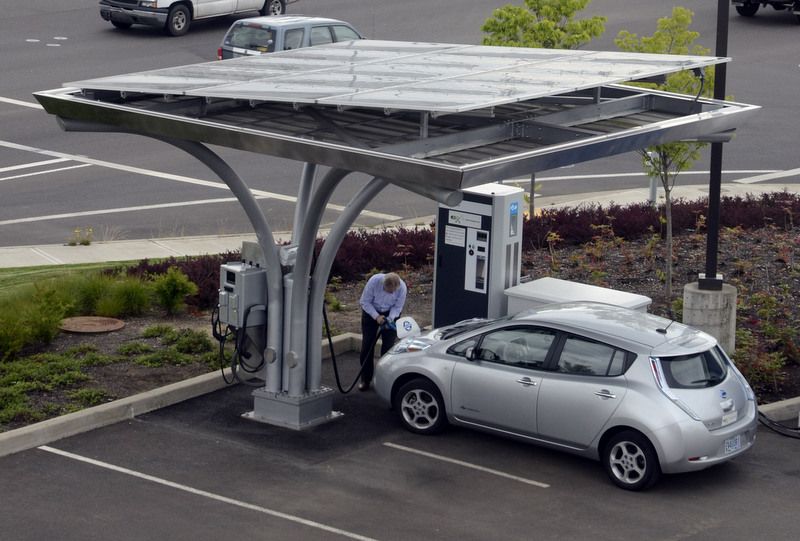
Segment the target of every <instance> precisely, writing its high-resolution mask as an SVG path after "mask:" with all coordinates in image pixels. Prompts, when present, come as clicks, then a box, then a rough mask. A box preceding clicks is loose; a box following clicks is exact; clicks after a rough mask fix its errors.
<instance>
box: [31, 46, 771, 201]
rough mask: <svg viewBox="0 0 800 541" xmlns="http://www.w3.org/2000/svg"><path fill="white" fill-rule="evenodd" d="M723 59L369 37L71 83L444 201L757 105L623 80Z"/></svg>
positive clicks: (202, 135) (94, 106)
mask: <svg viewBox="0 0 800 541" xmlns="http://www.w3.org/2000/svg"><path fill="white" fill-rule="evenodd" d="M729 60H730V59H728V58H719V57H702V56H681V55H653V54H638V53H623V52H601V51H584V50H560V49H531V48H515V47H489V46H477V45H459V44H438V43H416V42H396V41H377V40H360V41H354V42H347V43H336V44H331V45H325V46H317V47H310V48H305V49H296V50H291V51H283V52H278V53H271V54H265V55H260V56H251V57H245V58H238V59H233V60H224V61H216V62H207V63H201V64H194V65H188V66H179V67H174V68H165V69H159V70H153V71H146V72H140V73H132V74H123V75H117V76H111V77H102V78H97V79H89V80H83V81H75V82H71V83H67V84H66V85H64V88H61V89H56V90H51V91H46V92H39V93H37V94H36V97H37V99H38V100H39V101H40V102H41V103H42V105H43V106H44V107H45V109H46V110H47V111H48V112H49V113H52V114H55V115H57V116H59V118H60V119H61V120H62V123H63V124H64V125H65V126H69V125H70V124H71V123H74V122H75V121H84V122H90V123H94V124H100V125H106V126H108V127H111V128H112V129H117V130H122V131H131V132H136V133H143V134H146V135H154V136H164V137H175V138H180V139H186V140H191V141H199V142H203V143H209V144H214V145H222V146H228V147H232V148H238V149H242V150H247V151H252V152H259V153H263V154H269V155H275V156H281V157H285V158H290V159H296V160H301V161H306V162H310V163H315V164H319V165H324V166H329V167H336V168H343V169H346V170H350V171H360V172H364V173H368V174H372V175H375V176H379V177H381V178H385V179H386V180H388V181H389V182H393V183H395V184H398V185H401V186H404V187H407V188H409V189H412V190H414V191H417V192H419V193H424V194H426V195H429V196H433V195H434V194H435V193H436V192H440V191H445V192H446V191H453V190H459V189H462V188H466V187H470V186H474V185H477V184H483V183H485V182H490V181H496V180H502V179H505V178H513V177H514V176H519V175H526V174H530V173H533V172H536V171H542V170H546V169H551V168H554V167H559V166H563V165H568V164H571V163H577V162H581V161H587V160H591V159H596V158H600V157H605V156H610V155H614V154H619V153H622V152H629V151H632V150H636V149H639V148H644V147H647V146H652V145H656V144H661V143H665V142H672V141H678V140H686V139H693V140H698V139H702V140H724V139H726V138H729V137H730V136H731V133H732V131H733V130H735V129H736V128H737V127H738V126H739V125H741V124H742V123H743V122H744V121H745V120H746V118H747V117H748V116H749V114H750V113H752V112H753V111H755V110H756V109H757V107H755V106H752V105H745V104H739V103H734V102H726V101H718V100H711V99H704V98H698V97H696V96H685V95H678V94H667V93H663V92H658V91H655V90H648V89H645V88H641V87H635V86H630V85H622V84H621V83H625V82H629V81H637V80H645V79H652V78H655V77H659V76H664V75H666V74H669V73H673V72H677V71H682V70H688V69H694V70H704V69H705V68H707V67H709V66H713V65H715V64H719V63H722V62H727V61H729Z"/></svg>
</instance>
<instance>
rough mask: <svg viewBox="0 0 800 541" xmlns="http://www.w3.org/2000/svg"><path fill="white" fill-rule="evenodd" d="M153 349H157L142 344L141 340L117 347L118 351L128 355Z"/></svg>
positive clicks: (120, 353)
mask: <svg viewBox="0 0 800 541" xmlns="http://www.w3.org/2000/svg"><path fill="white" fill-rule="evenodd" d="M152 351H155V348H154V347H153V346H149V345H147V344H142V343H141V342H131V343H130V344H125V345H124V346H120V347H118V348H117V353H118V354H119V355H124V356H126V357H130V356H132V355H141V354H142V353H150V352H152Z"/></svg>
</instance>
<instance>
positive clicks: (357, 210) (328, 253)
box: [306, 177, 389, 391]
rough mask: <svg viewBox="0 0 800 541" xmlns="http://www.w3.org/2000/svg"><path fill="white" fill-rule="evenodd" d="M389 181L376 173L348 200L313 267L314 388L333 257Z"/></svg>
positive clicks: (309, 357)
mask: <svg viewBox="0 0 800 541" xmlns="http://www.w3.org/2000/svg"><path fill="white" fill-rule="evenodd" d="M388 185H389V183H388V182H387V181H385V180H383V179H380V178H377V177H373V178H372V179H371V180H370V181H369V182H368V183H367V184H366V185H365V186H364V187H363V188H362V189H361V190H360V191H359V192H358V194H356V196H355V197H353V199H352V200H351V201H350V203H348V204H347V207H346V208H345V209H344V212H342V214H341V215H340V216H339V218H338V219H337V220H336V223H335V224H334V225H333V228H331V230H330V233H328V236H327V237H326V238H325V244H324V245H323V246H322V250H320V253H319V257H318V258H317V264H316V265H315V267H314V276H312V278H311V299H310V300H309V308H308V310H309V312H308V332H307V333H306V334H307V336H308V343H307V344H306V362H307V364H308V366H307V367H306V374H307V376H306V377H307V381H306V388H307V389H308V390H309V391H315V390H317V389H319V388H320V387H321V385H322V345H321V341H320V336H322V309H323V304H324V303H325V286H326V285H327V283H328V275H329V274H330V271H331V267H332V266H333V260H334V258H335V257H336V252H338V250H339V246H341V244H342V240H344V237H345V235H347V232H348V231H350V226H352V225H353V222H355V221H356V218H358V216H359V214H361V211H362V210H364V208H365V207H366V206H367V204H368V203H369V202H370V201H372V200H373V199H374V198H375V196H376V195H378V194H379V193H380V192H381V190H383V189H384V188H385V187H386V186H388Z"/></svg>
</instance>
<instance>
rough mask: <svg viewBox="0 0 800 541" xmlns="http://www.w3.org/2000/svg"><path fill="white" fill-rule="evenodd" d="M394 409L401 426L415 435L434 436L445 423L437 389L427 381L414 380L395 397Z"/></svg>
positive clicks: (442, 406) (440, 395) (440, 398)
mask: <svg viewBox="0 0 800 541" xmlns="http://www.w3.org/2000/svg"><path fill="white" fill-rule="evenodd" d="M394 409H395V411H397V413H398V415H399V417H400V422H401V423H403V426H404V427H405V428H406V429H407V430H409V431H411V432H414V433H415V434H436V433H437V432H440V431H441V430H442V428H444V425H445V423H446V422H447V419H446V415H445V410H444V401H443V400H442V394H441V393H440V392H439V389H437V388H436V385H434V384H433V383H432V382H431V381H429V380H427V379H422V378H419V379H415V380H412V381H410V382H408V383H406V384H405V385H403V386H402V387H401V388H400V390H399V391H398V392H397V394H396V395H395V403H394Z"/></svg>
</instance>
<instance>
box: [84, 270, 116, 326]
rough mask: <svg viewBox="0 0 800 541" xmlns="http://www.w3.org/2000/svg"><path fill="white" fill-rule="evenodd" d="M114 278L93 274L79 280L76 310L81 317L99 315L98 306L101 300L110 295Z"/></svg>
mask: <svg viewBox="0 0 800 541" xmlns="http://www.w3.org/2000/svg"><path fill="white" fill-rule="evenodd" d="M112 283H113V278H112V277H110V276H106V275H103V274H92V275H89V276H85V277H83V279H81V280H79V283H78V286H77V288H76V289H77V291H76V295H77V298H76V299H75V302H76V308H77V311H78V313H79V314H80V315H84V316H89V315H99V314H97V304H98V303H99V302H100V299H102V298H103V297H105V296H107V295H108V291H109V290H110V289H111V285H112Z"/></svg>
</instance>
